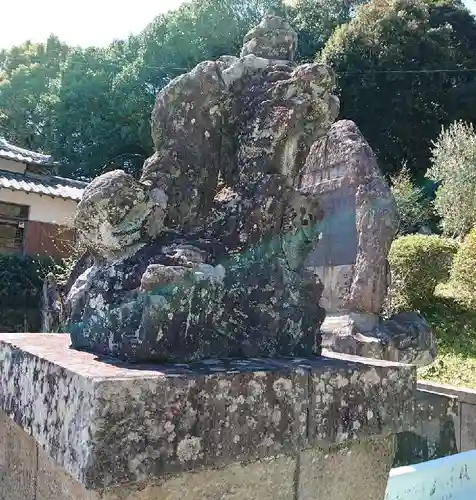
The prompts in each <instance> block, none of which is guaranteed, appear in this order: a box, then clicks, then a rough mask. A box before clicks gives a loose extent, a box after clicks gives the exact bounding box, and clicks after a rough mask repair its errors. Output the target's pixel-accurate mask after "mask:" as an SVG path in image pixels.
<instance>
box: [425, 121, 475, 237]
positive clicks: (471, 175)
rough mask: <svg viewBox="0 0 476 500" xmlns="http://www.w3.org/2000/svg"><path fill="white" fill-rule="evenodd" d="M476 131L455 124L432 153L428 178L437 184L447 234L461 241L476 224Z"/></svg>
mask: <svg viewBox="0 0 476 500" xmlns="http://www.w3.org/2000/svg"><path fill="white" fill-rule="evenodd" d="M475 165H476V131H475V129H474V127H473V125H472V124H470V123H469V124H468V123H464V122H461V121H460V122H454V123H452V124H451V125H450V126H449V127H447V128H444V129H443V130H442V131H441V133H440V136H439V137H438V141H437V142H436V143H435V145H434V148H433V150H432V165H431V167H430V168H429V169H428V172H427V174H426V176H427V177H428V178H429V179H431V180H433V181H434V182H437V183H438V184H439V187H438V189H437V191H436V199H435V209H436V211H437V213H438V215H439V216H440V217H441V226H442V229H443V234H445V235H448V236H453V237H458V238H461V237H463V236H465V235H466V234H467V233H468V232H469V231H470V230H471V228H472V227H473V226H474V224H475V223H476V168H475Z"/></svg>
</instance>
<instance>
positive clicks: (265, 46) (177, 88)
mask: <svg viewBox="0 0 476 500" xmlns="http://www.w3.org/2000/svg"><path fill="white" fill-rule="evenodd" d="M295 45H296V34H295V32H294V31H293V30H292V29H291V28H290V27H289V25H288V24H287V23H286V22H285V21H284V20H282V19H281V18H279V17H277V16H274V15H268V16H265V18H264V19H263V21H262V22H261V24H260V25H259V26H258V27H257V28H255V29H254V30H252V31H251V32H250V34H249V35H247V37H246V38H245V46H244V48H243V53H242V57H241V58H236V57H232V56H224V57H221V58H220V59H218V60H217V61H205V62H203V63H200V64H199V65H198V66H197V67H195V68H194V69H193V70H192V71H190V72H189V73H187V74H185V75H182V76H180V77H178V78H176V79H175V80H173V81H172V82H170V83H169V84H168V85H167V86H166V87H165V88H164V89H162V90H161V91H160V92H159V94H158V96H157V100H156V103H155V107H154V110H153V113H152V135H153V139H154V144H155V148H156V152H155V154H154V155H153V156H152V157H151V158H150V159H149V160H147V161H146V162H145V164H144V168H143V173H142V178H141V179H140V182H137V181H135V180H134V179H132V177H130V176H129V175H127V174H126V173H124V172H122V171H115V172H110V173H108V174H105V175H103V176H100V177H99V178H97V179H95V180H94V182H92V183H91V185H90V186H88V188H87V189H86V191H85V194H84V198H83V200H82V202H81V203H80V205H79V207H78V213H77V216H76V226H77V228H78V232H79V237H80V239H81V240H82V242H83V244H85V245H86V247H87V248H88V250H89V252H90V254H91V255H92V256H93V257H94V262H93V263H92V265H91V266H90V267H88V268H87V269H86V270H84V272H82V273H81V274H79V270H75V271H74V272H75V273H77V274H79V276H78V277H77V279H76V280H75V282H74V284H72V285H71V287H70V289H69V293H68V297H67V301H66V310H67V312H68V324H67V327H68V328H69V330H70V332H71V338H72V343H73V346H74V347H76V348H78V349H86V350H90V351H94V352H97V353H102V354H109V355H112V356H116V357H119V358H122V359H127V360H132V361H151V360H156V361H157V360H158V361H174V362H187V361H192V360H199V359H203V358H206V357H216V356H221V357H229V356H242V357H256V356H276V355H291V356H303V355H311V354H319V353H320V347H321V338H320V329H319V328H320V325H321V323H322V321H323V319H324V310H323V309H322V308H321V307H320V305H319V300H320V295H321V292H322V286H321V283H320V281H319V279H318V278H317V277H316V276H315V274H314V273H313V272H312V270H309V269H306V267H305V265H304V263H305V260H306V258H307V255H308V254H309V252H310V251H311V250H312V248H314V247H315V245H316V243H317V241H318V236H319V234H318V223H319V221H320V219H321V217H322V211H321V209H320V207H319V204H318V200H317V199H316V197H315V196H314V195H313V194H307V193H304V192H302V191H299V181H300V175H301V172H302V168H303V166H304V161H305V158H306V156H307V154H308V152H309V149H310V147H311V145H312V143H313V142H314V141H315V139H316V138H317V137H320V136H323V135H325V134H326V132H327V130H328V129H329V127H330V125H331V123H332V122H333V121H334V119H335V117H336V116H337V112H338V100H337V98H336V97H335V96H333V95H332V93H331V91H332V87H333V85H334V75H333V73H332V71H331V70H330V69H329V68H327V67H325V66H322V65H319V64H306V65H302V66H295V65H294V64H293V62H292V60H293V54H294V50H295ZM219 179H220V181H219Z"/></svg>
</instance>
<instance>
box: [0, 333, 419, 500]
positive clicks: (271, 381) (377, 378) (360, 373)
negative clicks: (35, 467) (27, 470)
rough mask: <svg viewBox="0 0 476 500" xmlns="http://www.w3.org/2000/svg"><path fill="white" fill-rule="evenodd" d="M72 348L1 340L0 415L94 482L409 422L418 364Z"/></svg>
mask: <svg viewBox="0 0 476 500" xmlns="http://www.w3.org/2000/svg"><path fill="white" fill-rule="evenodd" d="M68 346H69V339H68V337H67V335H63V334H53V335H48V334H2V335H0V359H1V363H0V412H2V411H3V412H5V413H6V414H7V415H9V416H10V418H12V419H13V420H14V421H15V422H16V423H17V424H18V425H19V426H20V427H21V428H23V429H24V430H25V431H26V432H27V433H28V434H30V435H31V436H33V438H34V439H35V440H36V441H37V442H38V445H39V446H40V447H41V448H42V449H43V450H44V451H45V452H46V453H47V454H48V455H50V456H51V457H52V458H53V460H54V461H55V462H56V463H57V464H58V465H60V466H61V467H62V468H63V469H64V470H66V471H67V472H68V473H69V474H71V475H72V476H73V477H74V478H75V479H76V480H77V481H79V482H81V483H82V484H84V485H85V486H86V488H88V489H100V488H106V487H109V486H116V485H125V486H127V485H128V484H135V485H137V484H140V483H143V484H145V483H147V482H150V481H151V480H153V479H156V480H161V479H163V478H165V477H166V476H167V475H169V474H179V473H181V472H185V471H188V470H203V469H215V468H219V467H221V466H224V465H227V464H230V463H236V462H253V461H256V460H259V459H270V458H272V457H277V456H281V455H283V454H288V455H291V456H292V455H295V454H296V453H299V452H300V451H301V450H310V449H316V448H317V447H323V446H330V445H335V444H340V443H346V444H347V445H350V444H351V442H358V441H359V440H365V439H366V438H369V437H381V438H383V437H386V436H390V435H392V434H395V433H396V432H400V431H403V430H409V429H411V424H412V412H413V401H412V395H413V391H414V389H415V384H416V371H415V368H414V367H412V366H406V365H400V364H393V363H387V362H385V361H379V360H363V359H362V358H356V357H352V356H343V355H336V354H334V355H327V354H325V355H323V356H322V357H320V358H313V359H299V358H295V359H268V360H264V359H261V360H256V359H244V360H243V359H242V360H240V359H235V360H222V361H218V360H208V361H202V362H197V363H192V364H180V365H174V364H166V365H155V366H151V365H148V366H141V365H132V366H131V365H127V364H126V363H122V362H120V361H118V360H112V359H111V358H109V359H103V360H101V358H99V359H98V358H97V357H96V355H94V354H91V353H86V352H78V351H74V350H71V349H69V348H68ZM104 361H108V362H104ZM78 443H81V446H78ZM339 498H340V497H339Z"/></svg>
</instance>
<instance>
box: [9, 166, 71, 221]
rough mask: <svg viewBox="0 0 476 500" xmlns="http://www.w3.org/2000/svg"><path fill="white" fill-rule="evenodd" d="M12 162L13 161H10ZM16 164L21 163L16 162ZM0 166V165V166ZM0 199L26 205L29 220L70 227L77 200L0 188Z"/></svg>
mask: <svg viewBox="0 0 476 500" xmlns="http://www.w3.org/2000/svg"><path fill="white" fill-rule="evenodd" d="M12 163H14V162H12ZM18 165H21V164H20V163H18ZM0 168H2V167H0ZM0 201H3V202H5V203H16V204H17V205H28V206H29V207H30V216H29V219H30V220H34V221H38V222H47V223H50V224H60V225H62V226H69V227H72V224H73V218H74V214H75V213H76V206H77V202H76V201H73V200H64V199H62V198H53V197H51V196H46V195H43V196H41V195H38V194H34V193H25V192H23V191H13V190H10V189H4V188H0Z"/></svg>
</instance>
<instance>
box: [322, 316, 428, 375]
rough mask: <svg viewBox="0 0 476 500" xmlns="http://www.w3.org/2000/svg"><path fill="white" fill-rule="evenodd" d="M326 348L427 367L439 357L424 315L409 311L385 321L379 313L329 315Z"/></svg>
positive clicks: (325, 333)
mask: <svg viewBox="0 0 476 500" xmlns="http://www.w3.org/2000/svg"><path fill="white" fill-rule="evenodd" d="M322 345H323V348H325V349H329V350H331V351H334V352H343V353H347V354H353V355H357V356H364V357H369V358H377V359H386V360H388V361H396V362H399V363H406V364H412V365H417V366H426V365H428V364H431V363H432V362H433V361H434V360H435V358H436V342H435V338H434V335H433V332H432V330H431V328H430V326H429V325H428V323H427V322H426V320H425V318H423V317H422V316H421V315H420V314H418V313H416V312H407V313H399V314H396V315H394V316H392V317H390V318H389V319H386V320H382V319H381V318H379V317H378V316H377V315H375V314H362V313H348V314H338V315H337V314H336V315H331V316H328V317H327V318H326V320H325V322H324V325H323V344H322Z"/></svg>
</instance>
